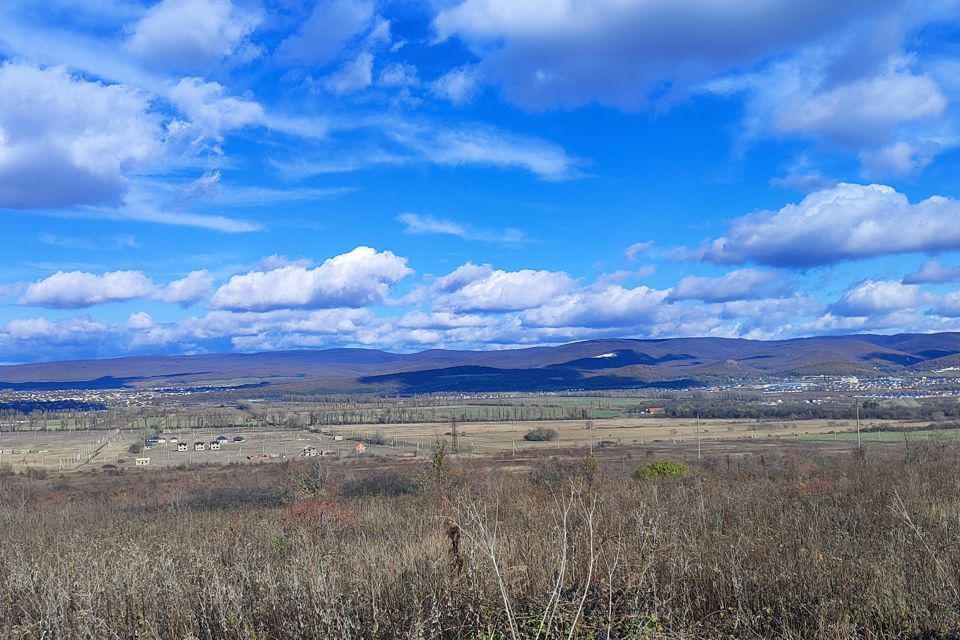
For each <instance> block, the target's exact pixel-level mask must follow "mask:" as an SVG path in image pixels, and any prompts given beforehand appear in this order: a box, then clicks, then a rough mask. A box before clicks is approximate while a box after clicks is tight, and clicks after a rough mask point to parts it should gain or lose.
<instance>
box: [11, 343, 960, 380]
mask: <svg viewBox="0 0 960 640" xmlns="http://www.w3.org/2000/svg"><path fill="white" fill-rule="evenodd" d="M958 358H960V333H939V334H902V335H893V336H881V335H851V336H831V337H815V338H798V339H793V340H779V341H759V340H742V339H732V338H675V339H664V340H629V339H617V340H591V341H586V342H575V343H571V344H565V345H560V346H555V347H533V348H528V349H512V350H502V351H448V350H443V349H431V350H428V351H423V352H420V353H409V354H399V353H389V352H385V351H377V350H371V349H327V350H320V351H278V352H269V353H251V354H240V353H230V354H205V355H193V356H134V357H128V358H113V359H106V360H82V361H67V362H47V363H37V364H27V365H16V366H5V367H0V389H3V388H19V389H66V388H86V389H90V388H116V387H123V386H133V387H158V386H164V387H170V386H198V385H214V384H218V383H219V384H223V385H225V386H230V385H235V384H243V383H247V384H273V385H280V384H295V385H296V386H298V387H304V386H307V387H310V386H312V387H316V388H330V389H357V388H389V389H392V390H397V391H404V392H420V391H468V390H469V391H484V390H489V391H510V390H517V391H531V390H557V389H600V388H624V387H642V386H648V385H650V384H657V385H667V386H678V385H679V386H682V385H688V384H694V383H696V382H697V381H704V380H710V379H718V378H729V377H744V376H760V375H777V376H787V375H812V374H851V373H853V374H858V375H869V374H877V373H880V374H886V373H896V372H904V371H910V370H925V369H932V368H936V367H938V366H947V365H949V364H951V363H956V362H957V361H958Z"/></svg>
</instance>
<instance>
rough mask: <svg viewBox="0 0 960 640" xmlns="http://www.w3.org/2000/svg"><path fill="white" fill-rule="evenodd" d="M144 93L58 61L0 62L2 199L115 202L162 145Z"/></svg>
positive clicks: (3, 203) (7, 203) (18, 204)
mask: <svg viewBox="0 0 960 640" xmlns="http://www.w3.org/2000/svg"><path fill="white" fill-rule="evenodd" d="M162 135H163V131H162V129H161V126H160V118H159V117H158V116H157V115H155V114H154V113H153V112H151V110H150V100H149V97H148V96H147V95H146V94H144V93H143V92H141V91H139V90H137V89H134V88H131V87H129V86H126V85H105V84H102V83H100V82H91V81H88V80H84V79H81V78H76V77H74V76H72V75H71V74H70V73H68V72H67V70H66V69H64V68H62V67H47V68H44V69H40V68H37V67H33V66H29V65H23V64H15V63H11V62H6V63H3V64H2V65H0V207H9V208H25V209H36V208H48V207H69V206H72V205H77V204H103V203H109V204H114V203H117V202H119V200H120V199H121V197H122V196H123V193H124V192H125V191H126V189H127V185H128V176H129V174H130V172H131V171H132V170H134V169H136V168H137V167H138V165H141V164H143V163H146V162H147V161H148V160H150V159H152V158H153V157H154V156H155V155H156V154H158V153H159V151H160V149H161V148H162Z"/></svg>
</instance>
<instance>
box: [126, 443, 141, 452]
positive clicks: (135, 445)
mask: <svg viewBox="0 0 960 640" xmlns="http://www.w3.org/2000/svg"><path fill="white" fill-rule="evenodd" d="M127 451H129V452H130V453H132V454H133V455H137V454H138V453H143V443H142V442H140V441H139V440H137V441H136V442H134V443H133V444H131V445H130V446H129V447H127Z"/></svg>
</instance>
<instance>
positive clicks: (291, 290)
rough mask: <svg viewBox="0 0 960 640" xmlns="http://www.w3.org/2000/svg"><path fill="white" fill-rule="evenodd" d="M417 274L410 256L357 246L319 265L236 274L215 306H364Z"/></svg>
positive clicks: (218, 295)
mask: <svg viewBox="0 0 960 640" xmlns="http://www.w3.org/2000/svg"><path fill="white" fill-rule="evenodd" d="M411 273H413V271H412V270H411V269H410V268H409V267H408V266H407V259H406V258H402V257H399V256H397V255H395V254H393V253H392V252H390V251H383V252H380V251H377V250H375V249H372V248H370V247H357V248H356V249H354V250H352V251H350V252H349V253H345V254H342V255H339V256H336V257H333V258H330V259H328V260H326V261H325V262H324V263H323V264H321V265H320V266H318V267H316V268H314V269H309V268H306V267H303V266H298V265H288V266H285V267H280V268H278V269H273V270H270V271H252V272H250V273H246V274H242V275H237V276H233V277H232V278H230V281H229V282H227V283H226V284H224V285H222V286H221V287H220V288H219V289H217V291H216V293H214V295H213V301H212V305H213V307H214V308H216V309H228V310H243V311H249V310H253V311H265V310H270V309H284V308H291V309H293V308H317V309H321V308H333V307H361V306H364V305H367V304H373V303H378V302H380V301H382V300H383V298H384V297H385V296H386V294H387V293H388V291H389V289H390V287H391V286H392V285H393V284H395V283H396V282H398V281H400V280H402V279H403V278H405V277H406V276H408V275H410V274H411Z"/></svg>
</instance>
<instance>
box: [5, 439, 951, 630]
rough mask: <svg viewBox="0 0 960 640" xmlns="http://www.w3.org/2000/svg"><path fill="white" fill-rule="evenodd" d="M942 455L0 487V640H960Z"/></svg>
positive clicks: (302, 472) (562, 463)
mask: <svg viewBox="0 0 960 640" xmlns="http://www.w3.org/2000/svg"><path fill="white" fill-rule="evenodd" d="M949 453H950V452H949V451H947V450H945V449H942V448H941V449H930V450H928V451H926V452H925V455H921V456H917V455H911V456H910V458H911V460H910V461H906V460H886V461H883V462H880V461H871V460H870V459H869V457H868V459H866V460H863V459H851V458H849V457H843V458H840V459H836V460H826V461H818V462H815V463H811V462H810V461H809V460H808V459H807V457H805V456H796V455H794V456H790V457H787V458H779V459H771V458H770V457H769V456H768V457H767V458H766V459H764V461H763V463H764V464H763V465H761V464H759V460H758V461H757V464H756V465H754V466H753V467H751V468H748V469H744V470H741V471H737V472H735V473H734V472H729V471H717V470H709V469H705V468H704V469H698V470H696V471H695V473H694V474H693V475H692V476H691V477H688V478H683V479H661V480H648V481H641V482H638V481H634V480H632V479H629V478H627V477H623V475H622V472H619V471H618V472H616V473H614V472H613V471H612V470H611V471H607V472H605V470H604V469H603V463H602V461H601V462H600V463H599V464H598V463H597V462H596V461H595V460H593V459H586V460H581V459H566V460H555V461H545V462H544V463H543V465H541V466H540V467H539V468H537V469H536V470H534V471H533V472H532V473H529V474H523V475H504V474H502V473H499V472H498V471H497V470H496V469H489V468H488V469H483V468H480V467H476V468H474V467H469V468H468V467H464V466H463V465H465V464H472V463H463V462H459V463H458V462H457V461H451V460H449V459H440V460H439V461H438V463H437V464H436V465H434V466H428V465H426V464H424V463H422V462H421V463H420V464H421V465H423V466H421V467H413V466H409V467H406V468H402V469H401V471H400V472H393V471H391V472H389V474H390V475H384V474H383V473H381V474H380V475H373V476H370V475H369V473H368V475H364V476H361V477H359V478H354V479H350V478H344V477H340V475H339V473H340V472H339V471H338V467H334V468H333V469H332V470H329V469H323V468H321V469H319V470H311V469H308V468H307V467H306V465H305V464H301V465H293V464H285V465H271V466H269V467H263V468H258V469H253V468H249V467H244V468H220V469H217V470H210V469H205V470H198V471H192V472H183V471H180V472H174V471H164V472H162V473H161V472H155V473H148V474H132V473H125V474H122V475H120V476H115V477H110V476H106V475H103V474H101V475H97V476H86V477H80V476H71V477H69V478H67V479H65V480H64V479H54V478H48V479H30V478H26V477H22V476H16V477H5V478H3V479H2V481H0V541H2V542H0V544H2V553H0V637H3V638H14V639H20V638H23V639H26V638H31V639H32V638H64V639H74V638H90V639H93V638H96V639H103V638H123V639H128V638H144V639H145V638H157V639H161V638H162V639H168V638H176V639H180V638H201V639H221V638H224V639H226V638H263V639H267V638H291V639H292V638H384V639H386V638H477V639H479V638H511V639H514V638H611V639H613V638H616V639H621V640H622V639H626V638H694V637H696V638H721V637H723V638H726V637H743V638H761V637H762V638H954V637H960V636H958V635H957V633H956V632H957V630H958V629H960V596H958V588H960V546H958V543H960V476H958V473H957V468H956V463H955V461H954V459H953V458H952V456H950V455H948V454H949ZM898 455H899V454H898ZM311 494H313V495H311ZM387 494H402V495H387Z"/></svg>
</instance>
